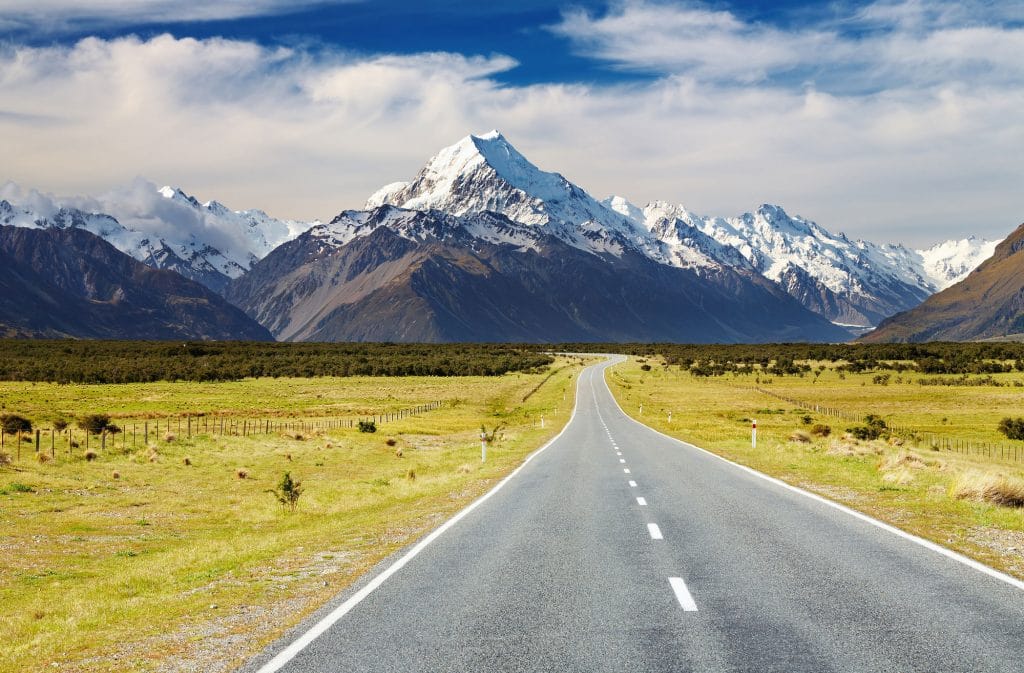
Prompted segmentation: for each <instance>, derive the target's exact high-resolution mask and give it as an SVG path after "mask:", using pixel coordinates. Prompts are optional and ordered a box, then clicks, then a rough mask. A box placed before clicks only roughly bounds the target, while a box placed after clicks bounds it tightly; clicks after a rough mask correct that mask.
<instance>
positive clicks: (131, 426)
mask: <svg viewBox="0 0 1024 673" xmlns="http://www.w3.org/2000/svg"><path fill="white" fill-rule="evenodd" d="M443 404H444V403H443V402H441V401H434V402H428V403H426V404H419V405H416V406H413V407H408V408H405V409H397V410H394V411H385V412H381V413H379V414H370V415H366V416H359V417H356V418H315V419H298V420H296V419H287V420H284V419H280V418H250V417H238V416H233V415H228V414H178V415H175V416H167V417H163V418H153V419H145V420H132V419H126V420H121V422H120V424H118V423H117V419H112V420H111V422H112V423H114V424H115V426H116V428H117V430H116V431H108V430H102V431H101V432H99V433H93V432H89V431H87V430H85V429H82V428H74V427H70V426H68V427H66V428H64V429H62V430H57V429H56V428H46V429H43V428H36V429H35V430H31V431H28V432H16V433H13V434H11V433H7V432H4V430H3V428H2V427H0V455H4V456H7V457H8V459H9V460H12V461H20V460H21V459H22V453H23V449H24V453H26V454H30V455H32V456H36V455H38V454H40V453H44V452H49V454H50V457H51V458H52V459H57V458H58V456H61V455H65V454H66V455H68V456H72V455H74V450H75V449H81V450H83V451H89V450H99V451H105V450H108V449H110V450H116V449H118V448H120V449H122V450H124V451H128V450H130V449H136V448H139V447H140V446H141V447H145V446H147V445H148V444H149V442H150V439H153V440H159V439H165V438H166V437H167V436H168V435H170V434H173V435H174V437H175V438H179V437H180V438H187V439H191V438H192V437H200V436H208V437H251V436H255V435H270V434H274V433H285V432H292V433H313V432H328V431H331V430H343V429H349V428H358V427H360V424H361V423H371V422H372V423H373V424H374V426H377V425H382V424H384V423H388V422H392V421H399V420H402V419H405V418H410V417H413V416H418V415H420V414H424V413H427V412H429V411H433V410H435V409H438V408H440V407H441V406H442V405H443ZM161 433H162V434H161Z"/></svg>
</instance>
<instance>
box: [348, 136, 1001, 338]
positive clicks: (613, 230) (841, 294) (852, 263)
mask: <svg viewBox="0 0 1024 673" xmlns="http://www.w3.org/2000/svg"><path fill="white" fill-rule="evenodd" d="M381 204H390V205H394V206H398V207H402V208H407V209H415V210H423V209H436V210H441V211H444V212H447V213H453V214H456V215H467V214H473V213H481V212H485V211H494V212H498V213H501V214H503V215H505V216H507V217H508V218H509V219H511V220H513V221H516V222H520V223H523V224H528V225H533V226H543V227H544V228H545V229H546V230H547V231H549V232H550V233H551V235H553V236H555V237H557V238H559V239H561V240H562V241H564V242H566V243H568V244H569V245H572V246H574V247H577V248H579V249H581V250H586V251H590V252H611V253H613V254H617V253H618V252H620V251H621V250H623V249H627V248H631V249H633V250H635V251H637V252H639V253H641V254H643V255H645V256H647V257H648V258H650V259H651V260H652V261H655V262H657V263H661V264H667V265H669V266H674V267H679V268H687V269H691V270H694V271H695V272H697V273H698V274H701V273H706V272H708V271H714V270H719V269H722V268H725V267H732V268H733V269H736V270H742V271H754V272H756V273H758V274H760V275H762V276H764V277H765V278H767V279H768V280H770V281H772V282H775V283H777V284H778V285H779V286H780V287H781V288H782V289H784V290H785V291H786V292H788V293H789V294H790V295H791V296H793V297H794V298H796V299H797V300H798V301H800V302H801V303H802V304H803V305H804V306H805V307H806V308H808V309H810V310H811V311H814V312H816V313H819V314H821V315H823V316H825V317H827V318H828V319H829V320H831V321H833V322H835V323H838V324H843V325H848V326H853V327H855V328H860V329H867V328H869V327H871V326H872V325H875V324H877V323H878V322H879V321H880V320H882V319H883V318H885V317H886V316H889V315H892V314H893V313H896V312H898V311H901V310H905V309H907V308H910V307H912V306H916V305H917V304H919V303H920V302H921V301H922V300H924V298H925V297H927V296H929V295H930V294H932V293H933V292H935V291H936V290H938V289H940V288H941V287H945V286H946V285H948V284H949V283H951V282H954V281H955V280H956V279H958V275H957V274H958V273H961V274H962V273H966V272H967V271H969V270H970V268H973V266H970V267H969V268H965V267H966V266H967V264H968V263H969V261H970V260H972V259H976V253H977V251H979V250H982V251H983V250H984V249H985V248H986V246H988V248H989V249H991V247H994V244H989V243H987V242H985V241H974V240H973V239H968V240H966V241H961V242H947V243H946V244H943V245H942V247H936V248H934V249H930V250H928V251H913V250H909V249H907V248H905V247H903V246H892V245H876V244H874V243H870V242H867V241H859V240H858V241H853V240H850V239H848V238H847V237H846V236H845V235H843V234H839V235H833V234H831V233H829V232H828V231H826V230H825V229H824V228H822V227H821V226H819V225H818V224H816V223H814V222H811V221H809V220H806V219H804V218H801V217H798V216H791V215H789V214H787V213H786V212H785V211H784V210H783V209H782V208H781V207H779V206H774V205H770V204H764V205H762V206H760V207H759V208H758V209H757V210H756V211H755V212H753V213H745V214H743V215H741V216H739V217H733V218H722V217H707V216H699V215H695V214H693V213H690V212H689V211H687V210H686V208H685V207H683V206H680V205H674V204H669V203H666V202H654V203H651V204H648V205H647V206H646V207H644V208H639V207H637V206H635V205H633V204H631V203H629V202H628V201H627V200H626V199H624V198H622V197H610V198H608V199H605V200H604V201H602V202H598V201H596V200H595V199H593V198H592V197H591V196H590V195H589V194H587V193H586V192H585V191H584V190H583V189H581V188H580V187H578V186H576V185H574V184H572V183H571V182H569V181H568V180H566V179H565V178H564V177H563V176H561V175H559V174H557V173H548V172H545V171H542V170H540V169H539V168H537V167H536V166H534V165H533V164H531V163H530V162H529V161H528V160H527V159H526V158H525V157H524V156H523V155H522V154H520V153H519V152H518V151H517V150H516V149H515V148H514V147H512V145H511V144H510V143H509V142H508V141H507V140H506V139H505V138H504V137H503V136H502V135H501V134H500V133H498V132H497V131H491V132H490V133H487V134H484V135H482V136H468V137H466V138H463V139H462V140H461V141H459V142H458V143H456V144H455V145H452V146H451V147H448V148H445V149H444V150H442V151H441V152H439V153H438V154H437V155H436V156H435V157H433V158H432V159H431V160H430V161H429V162H428V163H427V164H426V166H424V168H423V169H422V170H421V171H420V172H419V173H418V174H417V175H416V176H415V177H414V178H413V180H412V181H410V182H399V183H393V184H391V185H388V186H386V187H384V188H383V189H381V190H380V191H378V192H377V193H375V194H373V195H372V196H371V197H370V198H369V200H368V201H367V204H366V205H367V207H374V206H377V205H381ZM972 255H973V256H972ZM976 261H980V259H976Z"/></svg>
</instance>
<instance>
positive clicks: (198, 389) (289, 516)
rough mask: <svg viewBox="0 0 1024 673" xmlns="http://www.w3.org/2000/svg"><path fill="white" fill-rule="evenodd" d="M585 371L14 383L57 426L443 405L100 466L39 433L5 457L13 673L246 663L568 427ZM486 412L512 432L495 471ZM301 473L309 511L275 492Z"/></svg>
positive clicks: (3, 504)
mask: <svg viewBox="0 0 1024 673" xmlns="http://www.w3.org/2000/svg"><path fill="white" fill-rule="evenodd" d="M579 370H580V362H579V361H575V360H573V361H569V360H565V359H560V360H559V361H558V362H557V363H556V364H555V365H554V366H553V367H552V369H551V370H549V371H548V372H545V373H538V374H505V375H503V376H500V377H465V378H433V377H410V378H360V377H354V378H345V379H333V378H322V379H256V380H243V381H239V382H234V383H208V384H207V383H201V384H196V383H153V384H131V385H112V386H107V385H95V386H89V385H62V386H58V385H48V384H27V383H0V404H2V405H3V411H5V412H17V413H20V414H22V415H25V416H28V417H30V418H31V419H32V420H33V421H34V422H35V423H36V425H37V426H41V427H43V428H47V427H48V423H50V422H52V421H53V420H55V419H57V418H65V419H71V418H74V417H77V416H80V415H82V414H86V413H107V414H110V415H111V416H112V417H113V420H114V422H115V423H117V424H119V425H121V426H122V427H129V428H130V427H131V426H132V425H133V424H139V423H143V422H145V420H146V419H163V420H164V423H166V420H167V419H168V418H175V419H176V418H177V417H178V415H181V414H185V413H188V414H191V415H193V416H197V415H199V414H206V415H207V417H208V416H214V417H228V418H264V419H266V418H276V419H282V418H291V419H303V420H305V421H311V420H314V419H319V420H321V421H322V420H323V419H328V418H351V417H354V416H369V415H371V414H380V413H383V412H389V411H396V410H398V409H405V408H409V407H413V406H415V405H421V404H426V403H428V402H434V401H440V402H441V404H440V406H439V408H437V409H434V410H432V411H427V412H425V413H422V414H419V415H416V416H410V417H406V418H402V419H401V420H395V421H391V422H387V423H383V424H381V425H380V426H379V427H378V431H377V432H376V433H374V434H369V433H360V432H358V431H357V430H355V429H347V428H345V429H336V430H329V431H326V432H323V431H319V432H312V433H310V432H305V433H301V432H287V433H282V432H274V433H271V434H268V435H255V436H250V437H238V436H224V437H222V436H219V435H218V436H210V435H193V436H192V437H191V438H187V437H183V436H181V435H178V434H177V433H175V432H173V429H174V427H175V426H172V434H173V435H174V436H173V437H172V436H171V435H167V434H166V431H165V430H163V429H162V430H161V432H160V434H159V435H156V433H155V432H154V433H152V434H151V436H150V441H149V445H148V446H141V443H139V442H138V441H137V447H136V449H135V450H132V448H131V441H130V440H128V442H127V444H128V446H127V449H126V450H125V449H122V444H123V443H124V442H123V440H124V436H123V435H122V436H118V437H116V438H114V439H113V440H109V441H110V444H108V446H107V450H106V451H104V452H100V454H99V456H98V458H97V459H96V460H94V461H88V462H87V461H86V460H85V459H84V458H83V457H82V455H83V450H82V448H81V447H80V448H77V449H73V450H72V451H71V455H70V456H69V455H68V450H67V448H66V446H60V445H59V442H58V450H57V451H56V459H53V458H51V459H49V460H47V461H46V462H40V460H39V458H38V457H37V455H36V454H35V451H34V445H33V444H27V443H26V444H23V445H22V458H21V460H20V461H18V462H15V463H14V464H12V465H7V466H4V467H0V605H3V610H2V611H0V643H2V644H3V645H2V647H0V670H2V671H12V672H13V671H40V670H44V669H45V670H61V671H126V670H131V671H172V670H202V671H219V670H229V669H230V668H231V667H232V666H233V665H235V664H237V663H238V661H240V659H241V658H243V657H245V656H246V655H248V654H251V653H252V652H254V651H256V650H257V649H258V648H260V647H261V646H262V645H264V644H265V643H267V642H269V641H270V640H272V639H273V638H274V637H275V636H278V635H280V633H281V632H282V631H283V630H284V629H286V628H288V627H290V626H292V625H293V624H295V623H297V621H298V620H299V619H301V618H302V617H303V616H304V615H306V614H308V613H309V612H310V611H312V610H313V609H315V608H316V607H317V606H319V605H320V604H322V603H323V602H324V601H326V600H327V599H328V598H329V597H331V596H332V595H334V594H336V593H337V592H338V591H339V590H340V589H342V588H343V587H345V586H347V585H348V584H350V583H351V582H352V581H354V580H355V579H356V578H357V577H358V576H359V575H360V574H361V573H363V572H365V571H366V570H367V569H369V568H370V567H372V566H373V565H374V564H375V563H376V562H377V561H379V560H380V559H382V558H384V557H385V556H386V555H388V554H390V553H392V552H394V551H395V550H397V549H400V548H401V547H403V546H405V545H407V544H408V543H410V542H411V541H413V540H415V539H416V538H418V537H420V536H422V535H423V534H424V533H426V532H427V531H429V530H430V529H432V528H434V527H436V526H437V525H438V524H439V523H440V522H441V521H442V520H443V519H445V518H446V517H448V516H449V515H450V514H452V513H453V512H455V511H457V510H458V509H460V508H462V507H463V506H465V505H466V504H468V503H469V502H470V501H471V500H472V499H473V498H475V497H476V496H478V495H480V494H481V493H483V492H484V491H485V490H486V489H487V488H488V487H489V486H490V485H492V484H493V483H494V482H495V481H496V480H497V479H498V478H500V477H501V476H502V475H504V474H507V473H508V472H509V471H510V470H511V469H513V468H514V467H515V466H516V465H518V464H519V463H520V462H521V460H522V458H523V457H524V456H525V455H526V454H528V453H529V452H530V451H532V450H533V449H535V448H537V447H539V446H540V445H541V444H543V443H544V441H546V440H547V439H548V438H550V437H551V436H553V435H554V434H555V433H556V432H557V431H558V429H559V428H561V427H562V426H563V425H564V423H565V422H566V421H567V419H568V417H569V414H570V412H571V406H572V404H573V403H574V394H573V391H574V389H573V385H574V382H575V376H576V374H577V373H578V372H579ZM551 371H553V372H555V373H554V374H553V375H551V376H550V377H549V374H550V372H551ZM538 386H539V388H538ZM524 398H525V401H524ZM542 415H543V416H544V419H545V427H544V428H541V427H540V418H541V416H542ZM481 424H485V425H486V427H487V430H488V431H493V430H494V428H495V426H499V429H498V431H497V438H496V441H495V442H494V443H493V444H492V445H491V446H490V448H489V450H488V460H487V462H486V463H485V464H481V462H480V443H479V439H478V437H479V432H480V426H481ZM79 433H81V431H79ZM62 438H63V436H60V437H59V438H58V439H62ZM137 440H138V438H137ZM7 441H8V442H10V441H11V438H10V437H8V438H7ZM95 441H96V440H95V439H94V440H93V442H94V444H93V445H91V446H96V444H95ZM12 448H13V447H11V446H10V444H8V446H7V453H8V454H12V453H13V452H12V450H11V449H12ZM42 453H43V454H44V455H50V452H49V447H48V443H46V444H44V450H43V451H42ZM240 471H244V473H245V478H240V476H239V474H240ZM286 471H287V472H289V473H291V475H292V476H293V477H295V478H296V479H299V480H301V482H302V486H303V488H304V489H305V490H304V493H303V494H302V496H301V497H300V500H299V503H298V507H297V509H296V511H295V512H290V511H288V510H287V509H286V508H284V507H282V506H281V505H280V504H279V503H278V502H277V501H276V500H275V497H274V496H273V495H272V494H270V493H268V492H267V491H268V490H271V489H274V488H276V487H277V485H278V483H279V481H280V480H281V478H282V476H283V474H284V473H285V472H286Z"/></svg>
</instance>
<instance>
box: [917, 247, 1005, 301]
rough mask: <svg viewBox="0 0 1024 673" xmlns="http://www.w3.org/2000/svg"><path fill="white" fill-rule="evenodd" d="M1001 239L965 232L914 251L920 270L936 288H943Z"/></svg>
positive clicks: (975, 265) (986, 255)
mask: <svg viewBox="0 0 1024 673" xmlns="http://www.w3.org/2000/svg"><path fill="white" fill-rule="evenodd" d="M1002 240H1003V239H1000V240H998V241H989V240H985V239H978V238H975V237H974V236H968V237H967V238H962V239H960V240H958V241H944V242H942V243H938V244H936V245H933V246H932V247H930V248H927V249H925V250H915V252H916V253H917V255H918V257H919V258H920V264H921V272H922V273H923V274H924V275H925V277H926V278H928V280H929V281H930V282H931V283H932V285H934V286H935V289H936V290H945V289H946V288H947V287H951V286H953V285H956V284H957V283H959V282H960V281H962V280H963V279H964V278H966V277H967V275H968V274H969V273H971V272H972V271H974V270H975V269H977V268H978V266H979V265H980V264H981V263H982V262H984V261H985V260H987V259H988V258H990V257H991V256H992V255H994V254H995V251H996V247H997V246H998V245H999V244H1000V243H1002Z"/></svg>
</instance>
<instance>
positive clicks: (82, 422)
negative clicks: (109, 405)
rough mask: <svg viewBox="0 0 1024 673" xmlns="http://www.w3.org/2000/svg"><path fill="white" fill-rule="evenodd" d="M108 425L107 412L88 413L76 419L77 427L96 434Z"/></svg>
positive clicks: (108, 417)
mask: <svg viewBox="0 0 1024 673" xmlns="http://www.w3.org/2000/svg"><path fill="white" fill-rule="evenodd" d="M108 425H110V416H108V415H107V414H88V415H86V416H82V417H81V418H79V419H78V427H80V428H81V429H83V430H85V431H86V432H88V433H90V434H93V435H98V434H100V433H101V432H103V431H104V430H106V429H107V426H108Z"/></svg>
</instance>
